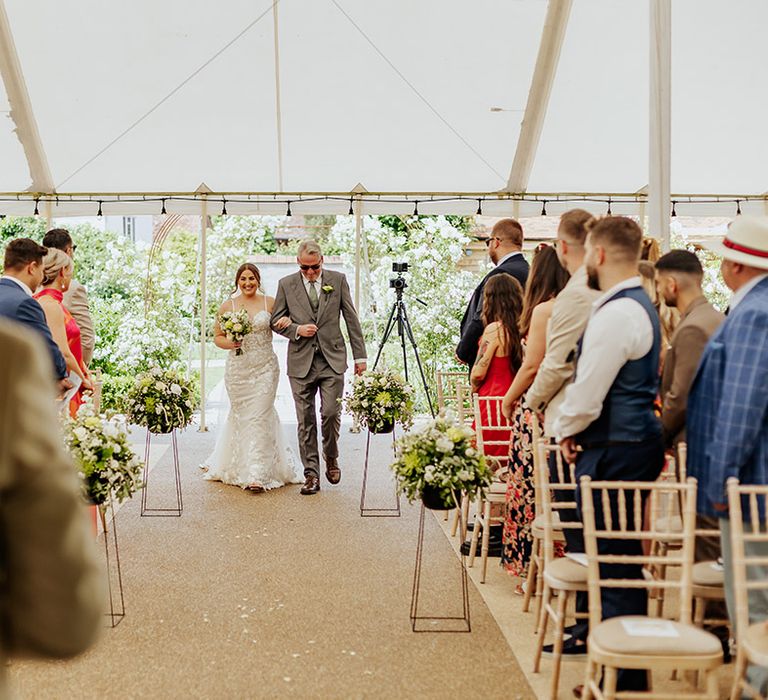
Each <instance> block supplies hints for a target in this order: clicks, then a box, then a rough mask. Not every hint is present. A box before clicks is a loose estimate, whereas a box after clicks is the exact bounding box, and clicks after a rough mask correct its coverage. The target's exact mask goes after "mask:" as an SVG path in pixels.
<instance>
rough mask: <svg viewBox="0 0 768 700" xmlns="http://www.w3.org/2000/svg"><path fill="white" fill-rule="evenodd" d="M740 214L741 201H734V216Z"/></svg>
mask: <svg viewBox="0 0 768 700" xmlns="http://www.w3.org/2000/svg"><path fill="white" fill-rule="evenodd" d="M740 214H741V200H740V199H737V200H736V216H739V215H740Z"/></svg>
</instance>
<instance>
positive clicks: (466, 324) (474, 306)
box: [456, 254, 530, 368]
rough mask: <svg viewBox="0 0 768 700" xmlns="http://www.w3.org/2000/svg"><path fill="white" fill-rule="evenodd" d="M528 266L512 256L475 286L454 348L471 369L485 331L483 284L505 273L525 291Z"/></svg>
mask: <svg viewBox="0 0 768 700" xmlns="http://www.w3.org/2000/svg"><path fill="white" fill-rule="evenodd" d="M529 269H530V266H529V265H528V261H527V260H526V259H525V258H524V257H523V256H522V254H521V255H513V256H512V257H511V258H508V259H507V260H505V261H504V262H503V263H502V264H501V265H497V266H496V267H494V268H493V270H491V271H490V272H489V273H488V274H487V275H486V276H485V277H484V278H483V281H482V282H480V284H479V285H478V286H477V288H476V289H475V291H474V292H473V294H472V298H471V299H470V300H469V304H468V305H467V310H466V311H465V312H464V318H462V319H461V338H460V340H459V344H458V345H457V346H456V355H457V357H458V358H459V359H460V360H462V361H463V362H466V363H467V364H468V365H469V367H470V368H471V367H472V365H474V364H475V360H476V359H477V351H478V344H479V342H480V338H481V337H482V335H483V331H484V330H485V324H484V323H483V319H482V313H483V289H484V288H485V283H486V282H487V281H488V280H489V279H490V278H491V277H493V276H494V275H500V274H501V273H502V272H506V273H507V274H508V275H512V277H514V278H515V279H516V280H517V281H518V282H520V286H521V287H522V288H523V289H525V283H526V281H527V280H528V270H529Z"/></svg>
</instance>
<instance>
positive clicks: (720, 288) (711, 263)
mask: <svg viewBox="0 0 768 700" xmlns="http://www.w3.org/2000/svg"><path fill="white" fill-rule="evenodd" d="M670 246H671V248H672V249H673V250H674V249H681V248H682V249H685V250H690V251H691V252H693V253H696V255H697V256H698V258H699V260H700V261H701V266H702V267H703V268H704V280H703V282H702V288H703V290H704V294H705V296H706V297H707V299H708V300H709V302H710V303H711V304H712V305H713V306H714V307H715V308H717V309H719V310H720V311H725V309H726V308H727V307H728V304H729V303H730V299H731V294H732V292H731V290H730V289H728V286H727V285H726V284H725V282H723V277H722V275H721V274H720V264H721V263H722V258H721V257H720V256H719V255H715V254H714V253H711V252H710V251H708V250H707V249H706V248H702V246H700V245H697V244H696V243H693V242H691V240H690V238H689V237H688V236H687V235H686V234H685V232H684V231H683V230H682V228H679V227H674V226H673V228H672V233H671V236H670Z"/></svg>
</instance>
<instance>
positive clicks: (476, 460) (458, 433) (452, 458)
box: [392, 412, 492, 507]
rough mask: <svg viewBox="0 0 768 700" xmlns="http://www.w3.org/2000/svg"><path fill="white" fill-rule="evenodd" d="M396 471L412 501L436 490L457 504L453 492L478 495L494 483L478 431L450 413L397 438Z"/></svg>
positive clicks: (451, 505) (400, 482)
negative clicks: (480, 443) (481, 449)
mask: <svg viewBox="0 0 768 700" xmlns="http://www.w3.org/2000/svg"><path fill="white" fill-rule="evenodd" d="M392 470H393V472H394V474H395V479H396V480H397V483H398V489H399V490H400V492H401V493H403V494H405V496H406V497H407V498H408V500H409V501H413V500H415V499H416V498H418V497H423V495H424V492H425V490H427V491H429V490H432V491H433V492H436V495H437V496H438V498H439V499H440V500H442V502H443V503H444V504H445V505H446V506H449V507H453V505H454V498H453V492H454V491H455V492H456V494H457V500H459V499H460V498H461V496H460V494H462V493H466V494H468V495H469V496H470V497H474V496H475V495H476V494H477V493H478V492H479V491H481V490H483V489H486V488H488V486H490V484H491V478H492V472H491V469H490V467H489V466H488V464H487V463H486V460H485V457H484V456H483V455H482V454H481V453H480V451H479V450H478V449H477V442H476V439H475V431H474V430H472V429H471V428H470V427H468V426H466V425H462V424H461V423H459V422H458V420H457V418H456V416H455V414H453V413H452V412H446V413H445V414H444V415H440V416H438V417H437V418H436V419H434V420H432V421H430V422H429V423H427V424H426V425H424V427H422V428H421V429H419V430H417V431H415V432H413V433H409V434H408V435H405V436H404V437H402V438H400V439H399V440H398V441H397V459H396V460H395V461H394V463H393V464H392Z"/></svg>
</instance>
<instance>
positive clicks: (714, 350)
mask: <svg viewBox="0 0 768 700" xmlns="http://www.w3.org/2000/svg"><path fill="white" fill-rule="evenodd" d="M687 430H688V433H687V435H688V473H689V474H690V475H691V476H695V477H696V478H697V479H698V480H699V492H698V493H699V496H698V509H699V512H701V513H703V514H705V515H710V516H718V517H724V516H726V513H724V512H718V511H715V510H714V508H713V507H712V504H713V503H721V504H724V503H727V502H728V498H727V497H726V487H725V483H726V481H727V480H728V479H729V478H730V477H732V476H735V477H737V478H738V479H739V480H740V481H741V482H742V483H745V484H768V279H764V280H762V281H761V282H759V283H758V284H757V285H756V286H755V287H754V288H752V289H751V290H750V291H749V292H748V293H747V295H746V296H745V297H744V299H742V300H741V302H740V303H739V304H738V305H737V306H736V308H735V309H733V311H731V313H730V314H729V315H728V316H727V317H726V319H725V321H724V322H723V324H722V325H721V326H720V328H719V329H718V330H717V331H716V332H715V334H714V335H713V336H712V338H711V339H710V341H709V343H708V344H707V346H706V348H705V349H704V354H703V355H702V357H701V362H700V363H699V368H698V371H697V373H696V378H695V379H694V382H693V386H692V387H691V392H690V394H689V396H688V410H687Z"/></svg>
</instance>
